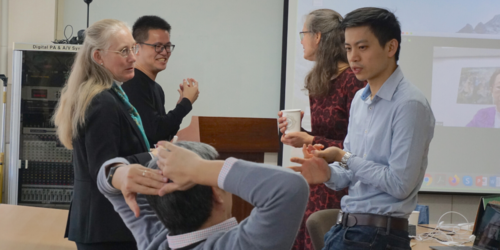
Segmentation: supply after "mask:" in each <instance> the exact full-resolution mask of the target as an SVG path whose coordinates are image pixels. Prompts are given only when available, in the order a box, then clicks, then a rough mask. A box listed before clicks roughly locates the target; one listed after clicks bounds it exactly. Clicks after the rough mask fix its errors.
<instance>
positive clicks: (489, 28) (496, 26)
mask: <svg viewBox="0 0 500 250" xmlns="http://www.w3.org/2000/svg"><path fill="white" fill-rule="evenodd" d="M458 33H470V34H500V15H495V16H494V17H493V18H492V19H491V20H489V21H488V22H486V23H482V22H479V23H478V24H477V25H476V26H475V27H473V26H472V25H471V24H470V23H468V24H466V25H465V26H464V27H463V28H462V29H460V30H459V31H458Z"/></svg>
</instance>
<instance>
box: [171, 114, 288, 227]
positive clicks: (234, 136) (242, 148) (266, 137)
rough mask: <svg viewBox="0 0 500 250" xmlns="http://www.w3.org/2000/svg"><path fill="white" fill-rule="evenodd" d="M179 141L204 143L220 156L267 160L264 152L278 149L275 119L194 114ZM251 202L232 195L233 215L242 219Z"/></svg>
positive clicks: (274, 151)
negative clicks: (215, 150)
mask: <svg viewBox="0 0 500 250" xmlns="http://www.w3.org/2000/svg"><path fill="white" fill-rule="evenodd" d="M177 136H178V137H179V140H183V141H197V142H203V143H206V144H209V145H211V146H213V147H214V148H215V149H217V151H218V152H219V155H220V156H219V159H222V160H225V159H226V158H228V157H235V158H238V159H242V160H247V161H253V162H259V163H263V162H264V153H271V152H272V153H277V152H278V151H279V134H278V124H277V121H276V119H271V118H233V117H206V116H193V117H192V119H191V124H190V125H189V126H188V127H186V128H185V129H183V130H181V131H179V132H178V133H177ZM252 208H253V207H252V205H250V204H249V203H248V202H246V201H244V200H243V199H241V198H240V197H238V196H236V195H233V211H232V213H233V216H234V217H235V218H236V219H237V220H238V222H240V221H242V220H243V219H245V218H246V217H248V216H249V215H250V212H251V211H252Z"/></svg>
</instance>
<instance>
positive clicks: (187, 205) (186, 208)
mask: <svg viewBox="0 0 500 250" xmlns="http://www.w3.org/2000/svg"><path fill="white" fill-rule="evenodd" d="M175 145H177V146H179V147H183V148H186V149H188V150H191V151H193V152H195V153H197V154H198V155H199V156H200V157H201V158H203V159H206V160H214V159H216V158H217V157H219V154H218V153H217V151H216V150H215V148H213V147H212V146H210V145H208V144H205V143H201V142H189V141H179V142H177V143H175ZM156 160H157V159H153V160H152V161H151V162H150V163H149V164H148V167H149V168H152V169H158V165H157V164H156ZM146 199H147V201H148V202H149V205H150V206H151V208H153V210H154V211H155V213H156V216H157V217H158V218H159V219H160V221H161V222H162V223H163V225H165V227H166V228H167V229H168V231H169V234H170V235H179V234H185V233H189V232H193V231H196V230H198V229H199V228H200V227H201V226H202V225H203V223H205V222H206V221H207V220H208V218H209V217H210V215H211V213H212V208H213V200H214V199H213V192H212V187H209V186H203V185H195V186H194V187H192V188H190V189H188V190H186V191H176V192H173V193H170V194H166V195H164V196H161V197H160V196H157V195H146Z"/></svg>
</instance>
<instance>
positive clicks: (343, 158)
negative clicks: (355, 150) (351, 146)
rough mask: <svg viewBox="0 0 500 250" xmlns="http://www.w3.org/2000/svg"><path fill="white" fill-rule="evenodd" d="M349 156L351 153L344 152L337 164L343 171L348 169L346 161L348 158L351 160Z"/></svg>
mask: <svg viewBox="0 0 500 250" xmlns="http://www.w3.org/2000/svg"><path fill="white" fill-rule="evenodd" d="M351 156H352V154H351V153H349V152H345V154H344V156H342V159H341V160H340V162H339V165H340V166H341V167H343V168H345V169H349V167H348V166H347V161H348V160H349V158H351Z"/></svg>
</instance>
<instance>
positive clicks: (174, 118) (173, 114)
mask: <svg viewBox="0 0 500 250" xmlns="http://www.w3.org/2000/svg"><path fill="white" fill-rule="evenodd" d="M191 109H192V105H191V101H189V99H187V98H183V99H182V100H181V102H180V103H178V104H177V105H176V106H175V108H174V109H173V110H170V111H169V112H168V113H167V114H165V113H163V114H162V115H156V116H155V117H154V118H153V119H154V120H153V127H154V128H156V129H155V130H153V131H155V133H154V134H153V136H151V137H152V138H151V139H153V142H152V143H156V142H158V141H161V140H171V139H172V137H173V136H174V135H176V134H177V131H179V128H180V126H181V123H182V119H183V118H184V117H185V116H186V115H187V114H188V113H189V112H190V111H191Z"/></svg>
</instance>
